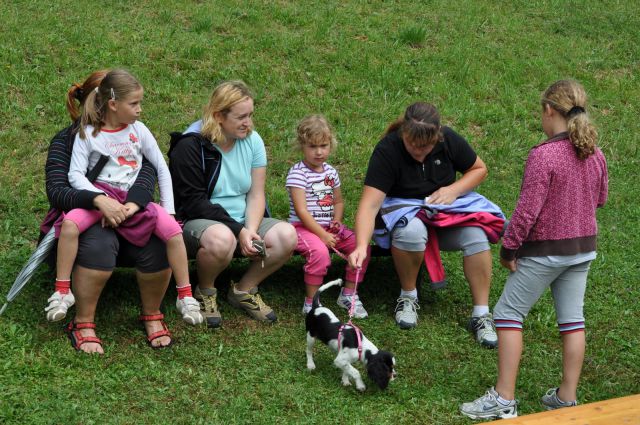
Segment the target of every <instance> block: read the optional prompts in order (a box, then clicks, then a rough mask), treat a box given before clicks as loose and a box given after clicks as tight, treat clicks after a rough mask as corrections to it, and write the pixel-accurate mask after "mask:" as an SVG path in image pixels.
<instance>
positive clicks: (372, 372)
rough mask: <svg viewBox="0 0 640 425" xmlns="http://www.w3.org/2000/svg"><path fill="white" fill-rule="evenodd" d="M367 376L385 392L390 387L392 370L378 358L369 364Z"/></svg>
mask: <svg viewBox="0 0 640 425" xmlns="http://www.w3.org/2000/svg"><path fill="white" fill-rule="evenodd" d="M367 374H368V375H369V378H371V380H372V381H373V382H375V383H376V385H377V386H378V387H380V389H381V390H385V389H387V387H388V386H389V380H390V379H391V369H390V368H389V366H388V365H387V364H386V362H385V361H384V359H380V358H376V359H373V360H372V361H370V362H369V363H367Z"/></svg>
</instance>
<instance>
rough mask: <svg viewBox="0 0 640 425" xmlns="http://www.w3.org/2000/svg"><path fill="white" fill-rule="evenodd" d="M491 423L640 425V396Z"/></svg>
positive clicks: (526, 424) (504, 424)
mask: <svg viewBox="0 0 640 425" xmlns="http://www.w3.org/2000/svg"><path fill="white" fill-rule="evenodd" d="M489 423H500V424H502V425H542V424H553V425H563V424H567V425H569V424H570V425H638V424H640V394H636V395H630V396H627V397H620V398H614V399H611V400H604V401H598V402H595V403H589V404H580V405H578V406H576V407H569V408H565V409H557V410H550V411H547V412H542V413H534V414H531V415H524V416H519V417H517V418H513V419H507V420H503V419H499V420H497V421H492V422H489Z"/></svg>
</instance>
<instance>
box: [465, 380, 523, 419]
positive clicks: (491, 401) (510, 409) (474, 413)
mask: <svg viewBox="0 0 640 425" xmlns="http://www.w3.org/2000/svg"><path fill="white" fill-rule="evenodd" d="M460 413H462V414H463V415H465V416H467V417H469V418H471V419H493V418H501V419H509V418H515V417H517V416H518V402H517V400H511V401H510V402H509V404H507V405H503V404H501V403H500V402H498V393H497V392H496V390H495V389H494V388H493V387H491V388H489V389H488V390H487V392H486V393H485V395H483V396H482V397H479V398H477V399H475V400H474V401H472V402H469V403H463V404H462V405H461V406H460Z"/></svg>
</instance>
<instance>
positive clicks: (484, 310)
mask: <svg viewBox="0 0 640 425" xmlns="http://www.w3.org/2000/svg"><path fill="white" fill-rule="evenodd" d="M488 313H489V306H488V305H474V306H473V312H472V313H471V317H481V316H484V315H485V314H488Z"/></svg>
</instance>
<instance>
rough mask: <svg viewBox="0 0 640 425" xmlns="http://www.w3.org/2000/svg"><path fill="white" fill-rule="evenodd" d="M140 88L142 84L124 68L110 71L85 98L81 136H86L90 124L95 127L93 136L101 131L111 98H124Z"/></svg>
mask: <svg viewBox="0 0 640 425" xmlns="http://www.w3.org/2000/svg"><path fill="white" fill-rule="evenodd" d="M140 89H142V85H140V83H139V82H138V80H136V79H135V77H134V76H133V75H131V74H130V73H129V72H127V71H125V70H124V69H114V70H113V71H109V72H108V73H107V75H105V76H104V78H103V79H102V81H101V82H100V85H98V87H96V89H94V90H91V91H90V92H89V93H88V94H87V97H86V98H85V103H84V107H83V108H82V116H81V118H80V137H82V138H83V139H85V138H86V133H85V128H86V126H88V125H92V126H93V127H94V130H93V136H96V135H97V134H98V133H99V132H100V129H101V128H102V126H103V125H104V120H105V118H106V116H107V111H108V108H107V105H108V104H109V100H124V99H126V98H127V97H128V96H129V95H130V94H131V93H132V92H134V91H137V90H140Z"/></svg>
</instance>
